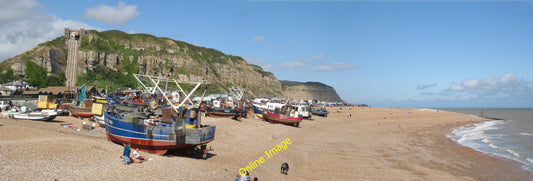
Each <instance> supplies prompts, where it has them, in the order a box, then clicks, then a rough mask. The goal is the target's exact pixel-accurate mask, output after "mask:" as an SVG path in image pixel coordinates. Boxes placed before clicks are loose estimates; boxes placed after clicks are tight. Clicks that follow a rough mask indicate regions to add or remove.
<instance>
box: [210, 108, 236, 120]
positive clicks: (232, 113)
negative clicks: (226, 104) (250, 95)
mask: <svg viewBox="0 0 533 181" xmlns="http://www.w3.org/2000/svg"><path fill="white" fill-rule="evenodd" d="M207 116H211V117H229V118H233V117H238V116H239V113H238V112H237V111H236V110H235V109H214V108H209V107H208V108H207Z"/></svg>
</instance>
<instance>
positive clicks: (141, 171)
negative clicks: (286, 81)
mask: <svg viewBox="0 0 533 181" xmlns="http://www.w3.org/2000/svg"><path fill="white" fill-rule="evenodd" d="M328 109H329V110H330V112H331V114H330V115H328V117H319V116H313V120H304V121H303V122H302V124H300V127H299V128H296V127H292V126H285V125H280V124H271V123H267V122H265V121H262V120H259V119H255V118H251V117H249V118H247V119H242V120H240V121H235V120H231V119H225V118H211V117H207V118H205V117H202V122H203V124H210V125H216V126H217V130H216V133H215V134H216V136H215V140H214V141H213V142H212V143H210V144H208V148H212V149H211V151H209V156H208V158H207V159H206V160H201V159H194V158H190V157H185V156H180V155H166V156H161V155H155V154H149V153H144V152H143V153H142V154H141V155H144V156H147V157H150V158H153V160H152V161H149V162H146V163H141V164H132V165H128V166H123V165H122V164H121V162H120V159H119V158H118V156H119V155H120V154H121V153H122V149H123V148H122V146H121V145H118V144H114V143H112V142H109V141H107V138H106V137H105V134H102V133H94V132H87V131H83V130H81V131H74V130H73V129H67V128H63V127H60V124H63V123H72V124H73V125H74V127H77V128H81V122H82V120H80V119H77V118H72V117H64V116H58V117H57V118H56V119H55V122H40V121H29V120H11V119H5V118H0V125H1V126H0V150H1V152H0V162H2V163H5V164H3V165H1V166H0V172H1V173H5V174H3V176H4V178H6V179H14V180H21V179H22V180H33V179H35V178H44V179H45V180H54V179H59V180H72V179H76V180H95V179H120V180H125V179H141V180H154V179H157V180H175V179H187V180H190V179H201V180H228V179H234V178H235V176H236V175H237V174H238V171H239V169H240V168H243V167H246V166H247V165H249V163H250V161H254V160H257V159H258V158H259V157H260V156H265V153H264V151H268V150H271V149H273V148H274V147H276V145H278V144H280V142H282V141H283V140H286V139H287V138H289V139H290V140H291V144H288V145H285V146H286V148H285V149H283V150H282V151H279V152H277V153H276V154H275V155H272V157H271V158H265V160H264V162H263V163H261V164H257V167H255V168H254V170H253V171H252V172H251V173H250V175H251V177H252V178H253V177H258V178H259V180H280V179H281V180H298V179H300V180H301V179H305V180H316V179H325V178H335V179H341V180H412V179H422V180H528V179H530V178H532V177H531V176H533V172H528V171H526V170H524V169H523V168H522V167H521V165H520V164H519V163H518V162H516V161H514V160H505V159H502V158H499V157H493V156H490V155H488V154H484V153H482V152H479V151H476V150H474V149H471V148H469V147H466V146H463V145H461V144H459V143H457V142H455V141H453V140H452V139H450V138H448V137H447V136H446V134H448V133H450V132H452V131H453V130H454V129H455V128H457V127H460V126H465V125H468V124H470V123H480V122H484V121H488V120H487V119H483V118H480V117H476V116H471V115H466V114H459V113H453V112H444V111H439V112H437V111H423V110H417V109H390V108H355V107H342V110H340V107H328ZM337 111H339V112H337ZM347 113H350V114H351V115H352V117H351V118H350V117H347ZM469 119H472V122H469V121H467V120H469ZM456 120H461V121H460V123H457V122H456ZM96 129H102V128H96ZM28 155H32V156H28ZM32 158H40V159H37V160H35V159H32ZM284 162H287V163H289V165H290V170H289V174H288V175H283V174H280V173H279V169H280V165H281V163H284ZM40 175H43V177H39V176H40Z"/></svg>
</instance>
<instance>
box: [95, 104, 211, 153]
mask: <svg viewBox="0 0 533 181" xmlns="http://www.w3.org/2000/svg"><path fill="white" fill-rule="evenodd" d="M104 116H105V121H106V123H105V124H106V125H105V128H106V132H107V133H106V135H107V138H108V139H109V140H111V141H113V142H116V143H119V144H126V143H130V144H131V147H133V148H137V149H139V150H142V151H146V152H150V153H155V154H165V153H167V151H169V150H174V149H179V148H184V147H194V146H196V145H203V144H207V143H209V142H211V141H213V140H214V138H215V126H204V127H202V128H190V129H189V128H184V129H185V130H177V129H176V128H175V126H173V125H171V124H164V125H165V126H162V125H160V126H156V125H146V124H144V123H140V124H138V123H137V124H136V123H131V122H125V121H123V120H121V119H119V118H116V117H113V116H111V115H109V114H107V112H106V113H104ZM183 127H185V126H183ZM180 133H181V134H182V135H183V137H181V138H180V137H179V136H176V135H180Z"/></svg>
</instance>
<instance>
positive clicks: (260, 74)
mask: <svg viewBox="0 0 533 181" xmlns="http://www.w3.org/2000/svg"><path fill="white" fill-rule="evenodd" d="M80 41H81V46H80V51H79V52H78V57H77V61H78V63H77V65H78V67H77V74H78V75H80V74H83V73H87V71H93V70H94V68H95V67H96V66H97V65H103V66H105V67H108V68H110V69H112V70H115V71H118V72H123V73H125V72H127V71H128V69H134V70H135V71H134V72H138V73H143V74H151V75H154V74H155V75H166V76H168V77H171V78H178V79H179V80H182V81H197V80H201V79H202V78H204V77H205V78H207V79H208V80H209V82H211V83H213V84H217V85H219V86H220V87H221V88H223V89H226V88H227V87H229V86H232V85H237V86H241V87H244V86H245V87H246V88H247V89H248V90H249V93H250V94H251V95H252V96H257V95H263V94H267V95H272V94H281V83H280V82H279V81H278V80H277V78H276V77H275V76H274V75H273V74H272V73H270V72H266V71H264V70H263V69H262V68H261V67H259V66H256V65H252V64H248V62H246V61H245V60H244V59H242V58H241V57H237V56H232V55H226V54H223V53H222V52H220V51H217V50H214V49H209V48H204V47H198V46H194V45H191V44H188V43H185V42H181V41H176V40H172V39H168V38H159V37H155V36H152V35H147V34H126V33H124V32H120V31H106V32H97V31H91V30H89V31H86V34H85V36H82V37H81V39H80ZM66 50H67V46H66V44H65V38H64V37H59V38H57V39H55V40H52V41H48V42H45V43H42V44H40V45H39V46H37V47H35V48H33V49H31V50H28V51H26V52H24V53H22V54H20V55H18V56H16V57H13V58H10V59H8V60H5V61H4V62H1V63H0V67H2V68H3V69H4V70H5V69H6V68H11V69H13V70H14V75H16V76H21V75H22V76H25V73H24V71H23V70H24V69H25V66H24V61H26V60H31V61H33V62H34V63H36V64H37V65H40V66H41V67H43V68H45V69H46V70H47V71H48V72H49V74H57V73H61V72H65V68H66V65H67V63H66V60H67V56H66V55H67V51H66ZM206 65H208V67H207V68H206ZM132 66H133V67H132ZM206 69H208V71H207V72H208V75H207V76H205V72H206ZM226 90H227V89H226Z"/></svg>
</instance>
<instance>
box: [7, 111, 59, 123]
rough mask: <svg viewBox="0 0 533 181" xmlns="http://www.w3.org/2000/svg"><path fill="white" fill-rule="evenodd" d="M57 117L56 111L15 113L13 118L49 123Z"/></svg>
mask: <svg viewBox="0 0 533 181" xmlns="http://www.w3.org/2000/svg"><path fill="white" fill-rule="evenodd" d="M56 117H57V111H42V112H30V113H15V114H13V118H15V119H28V120H36V121H51V120H53V119H55V118H56Z"/></svg>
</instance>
